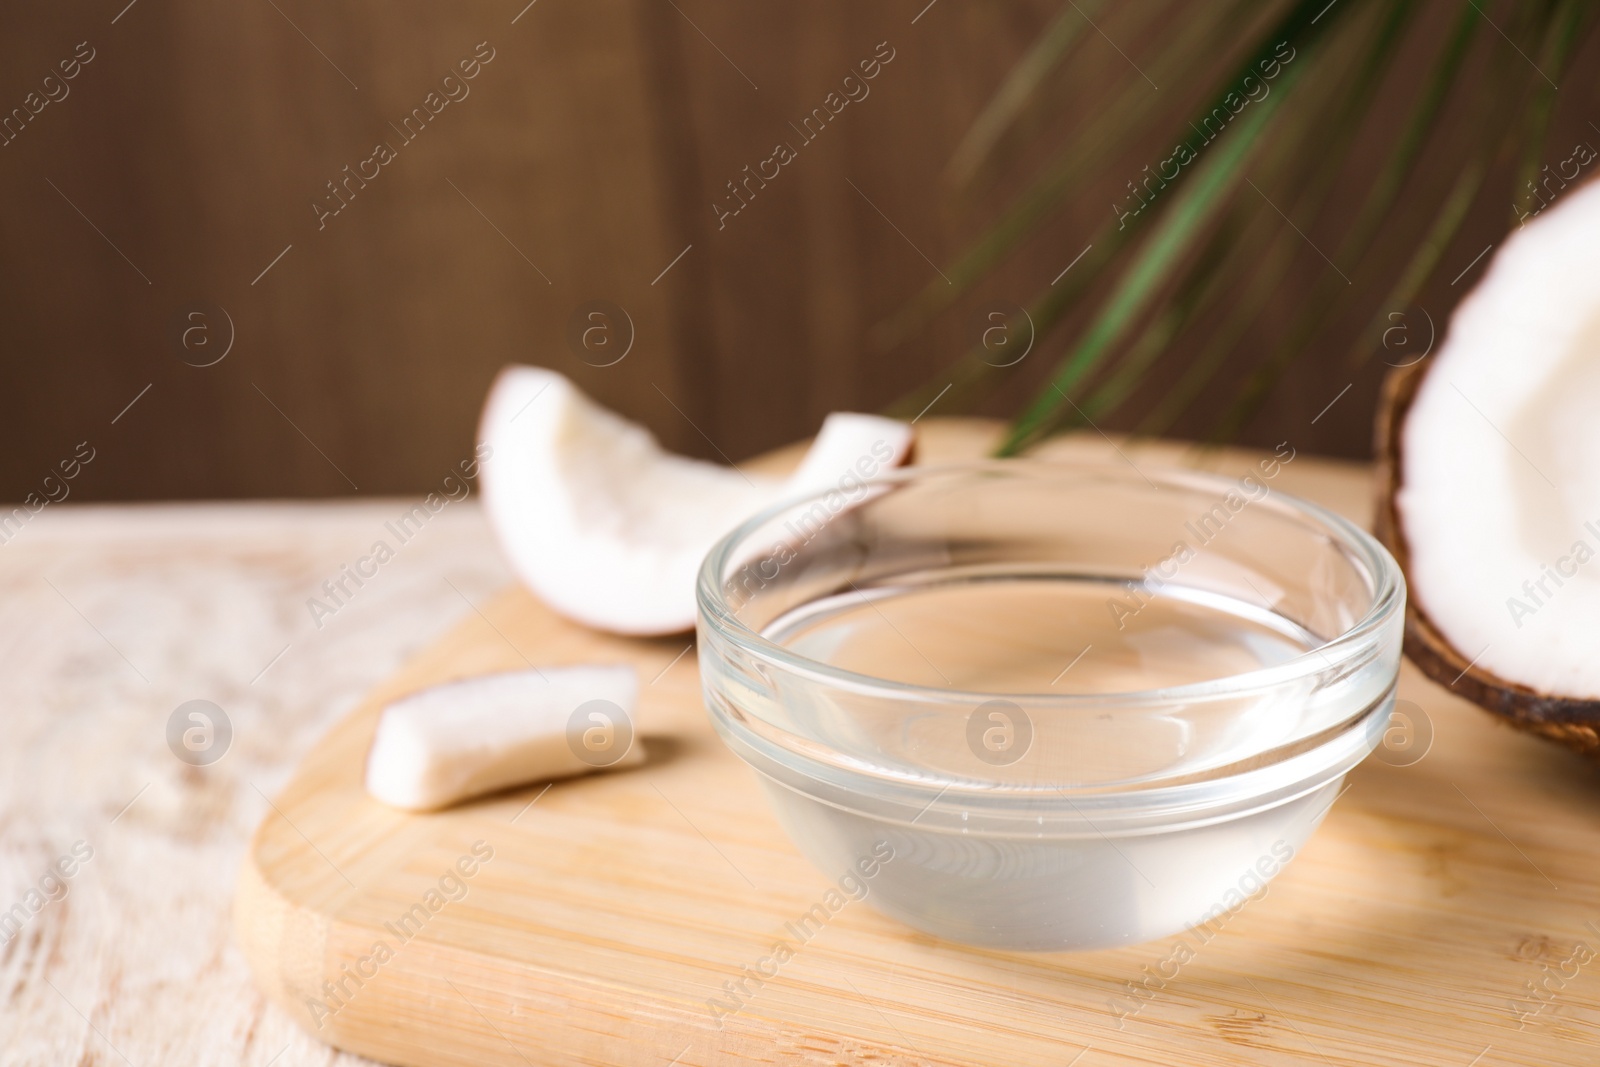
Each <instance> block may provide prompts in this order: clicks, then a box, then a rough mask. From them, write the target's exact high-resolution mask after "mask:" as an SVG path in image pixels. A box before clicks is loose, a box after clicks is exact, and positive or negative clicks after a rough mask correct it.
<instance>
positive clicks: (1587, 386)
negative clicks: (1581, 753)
mask: <svg viewBox="0 0 1600 1067" xmlns="http://www.w3.org/2000/svg"><path fill="white" fill-rule="evenodd" d="M1433 359H1434V362H1433V364H1432V366H1430V367H1429V368H1428V369H1427V371H1426V374H1425V376H1424V378H1423V379H1422V382H1421V384H1420V386H1419V387H1418V390H1417V394H1416V397H1415V399H1414V400H1413V402H1412V405H1411V407H1410V410H1409V412H1408V414H1407V416H1406V419H1405V424H1404V426H1403V428H1402V431H1401V486H1400V489H1399V491H1398V493H1397V494H1396V505H1397V511H1398V514H1399V519H1400V525H1401V529H1402V531H1403V533H1404V536H1405V543H1406V547H1407V549H1408V551H1409V553H1410V566H1409V578H1410V582H1411V595H1412V596H1413V597H1415V598H1416V600H1417V602H1418V604H1419V605H1420V606H1421V608H1422V609H1423V610H1424V611H1425V612H1426V613H1427V615H1428V617H1429V618H1430V619H1431V620H1432V621H1433V623H1434V625H1435V626H1436V627H1437V629H1438V630H1439V632H1440V633H1441V634H1442V635H1443V636H1444V637H1445V638H1446V639H1447V640H1448V641H1449V642H1450V644H1451V645H1453V646H1454V647H1455V649H1456V650H1457V651H1458V652H1459V653H1460V654H1461V656H1462V657H1463V658H1464V659H1466V660H1470V661H1471V662H1472V663H1473V664H1475V665H1476V666H1477V667H1480V668H1483V669H1486V670H1488V671H1490V672H1492V673H1493V674H1495V675H1497V676H1499V677H1501V678H1504V679H1507V680H1509V681H1513V682H1517V683H1520V684H1521V685H1524V686H1527V687H1529V688H1531V689H1534V690H1536V691H1538V692H1540V693H1544V694H1550V695H1557V696H1566V697H1577V698H1586V699H1587V698H1600V655H1596V651H1597V650H1600V185H1597V184H1594V183H1589V184H1587V185H1585V186H1583V187H1581V188H1579V189H1576V190H1574V191H1573V192H1572V193H1570V194H1569V195H1568V196H1567V197H1566V198H1565V199H1563V200H1562V201H1560V202H1559V203H1558V204H1556V205H1555V206H1553V207H1552V208H1550V209H1548V210H1546V211H1544V212H1542V213H1541V214H1540V215H1539V217H1538V218H1537V219H1535V220H1534V221H1532V222H1530V223H1529V224H1527V225H1526V226H1525V227H1523V228H1522V229H1520V230H1517V231H1515V232H1514V233H1513V234H1512V236H1511V237H1510V238H1509V239H1508V240H1507V241H1506V242H1505V244H1504V245H1503V246H1502V247H1501V248H1500V249H1499V250H1498V252H1497V254H1496V255H1495V258H1494V260H1493V261H1492V263H1491V264H1490V267H1489V270H1488V271H1487V273H1486V274H1485V276H1484V278H1483V280H1482V281H1480V282H1479V283H1478V285H1477V287H1476V289H1475V290H1474V292H1473V293H1472V294H1471V295H1470V296H1469V297H1467V299H1466V300H1464V301H1463V302H1462V304H1461V306H1460V307H1459V308H1458V309H1457V311H1456V313H1455V316H1454V318H1453V320H1452V322H1451V324H1450V329H1449V333H1448V335H1447V337H1446V338H1445V341H1444V343H1443V345H1442V346H1441V347H1440V349H1439V351H1438V353H1437V354H1436V355H1435V356H1434V357H1433Z"/></svg>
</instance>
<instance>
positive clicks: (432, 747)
mask: <svg viewBox="0 0 1600 1067" xmlns="http://www.w3.org/2000/svg"><path fill="white" fill-rule="evenodd" d="M638 694H639V683H638V679H637V678H636V677H635V675H634V670H633V668H632V667H629V666H625V665H606V666H579V667H545V668H543V669H542V670H527V671H512V672H509V673H506V674H490V675H485V676H483V677H480V678H468V679H464V680H462V681H458V682H448V683H446V684H444V685H437V686H433V687H432V688H429V689H423V690H420V691H418V692H415V693H412V694H410V695H409V696H405V697H402V698H401V699H399V700H397V701H395V702H394V703H392V704H390V705H389V706H388V707H386V708H384V709H383V713H382V715H381V717H380V718H379V720H378V728H377V731H376V733H374V734H373V738H372V749H371V751H370V752H369V754H368V756H367V774H366V785H367V792H368V793H370V794H372V795H373V796H374V797H376V798H377V799H378V800H381V801H383V802H384V803H385V804H388V805H390V806H391V807H396V808H402V809H405V810H406V811H433V810H436V809H438V808H443V807H448V806H449V805H451V804H455V803H457V802H459V801H462V800H465V799H467V798H469V797H475V796H480V795H482V794H484V793H492V792H495V791H496V790H500V789H507V788H510V787H511V786H515V785H524V784H526V783H528V782H536V781H542V780H545V779H551V778H567V777H571V776H572V775H575V774H584V773H586V772H588V771H592V770H597V769H601V768H611V767H625V766H629V765H631V764H635V763H639V762H641V761H642V760H643V759H644V751H643V748H642V747H641V746H639V745H637V744H635V743H634V737H633V725H632V723H633V712H634V707H635V704H636V702H637V700H638Z"/></svg>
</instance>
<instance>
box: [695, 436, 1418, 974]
mask: <svg viewBox="0 0 1600 1067" xmlns="http://www.w3.org/2000/svg"><path fill="white" fill-rule="evenodd" d="M1269 471H1270V472H1271V473H1269ZM1275 473H1276V471H1275V469H1273V468H1269V467H1268V466H1267V464H1265V463H1264V464H1263V465H1262V467H1261V469H1260V470H1259V471H1258V472H1257V474H1256V475H1253V476H1252V477H1251V478H1249V479H1246V480H1243V481H1239V482H1234V481H1228V480H1224V479H1220V478H1216V477H1213V476H1209V475H1200V474H1195V473H1190V472H1167V473H1159V474H1158V473H1155V472H1152V471H1149V470H1146V471H1144V472H1143V473H1140V472H1137V471H1134V470H1132V469H1131V468H1129V467H1127V466H1122V467H1108V466H1100V465H1066V464H1038V463H1027V462H1017V461H1007V462H1001V463H976V464H968V465H962V466H955V467H943V468H913V469H911V470H908V471H904V472H900V473H897V474H896V475H894V476H892V477H890V478H888V479H885V480H882V481H878V482H873V483H861V482H859V481H855V480H854V479H841V484H840V486H838V487H837V488H836V489H835V490H834V491H831V492H829V493H825V494H821V495H818V496H816V497H812V498H808V499H806V500H801V501H796V502H793V503H790V504H786V505H783V506H780V507H778V508H775V509H772V510H769V511H767V512H765V513H763V514H761V515H758V516H756V517H755V518H753V519H751V520H750V521H749V522H747V523H745V524H744V525H743V526H741V527H740V528H739V529H738V530H736V531H734V532H733V533H732V534H730V535H729V536H728V537H727V538H726V539H724V540H723V542H721V543H720V544H719V545H718V546H717V547H716V548H715V549H714V550H713V551H712V552H711V554H710V555H709V556H708V557H707V560H706V563H705V566H704V568H703V570H702V573H701V576H700V583H699V589H698V596H699V608H700V659H701V667H702V679H703V685H704V690H705V698H706V703H707V707H708V709H709V711H710V714H711V716H712V720H713V722H714V723H715V724H716V727H717V729H718V731H719V732H720V734H721V736H722V737H723V739H724V740H725V741H726V742H727V743H728V745H729V746H730V747H731V748H732V749H733V751H734V752H736V753H737V754H738V755H739V756H740V757H741V758H742V759H744V760H745V761H746V762H747V763H749V764H750V765H751V766H752V767H753V768H754V769H755V770H756V771H757V772H758V777H759V778H760V781H761V783H762V786H763V788H764V790H765V792H766V793H767V796H768V798H769V800H770V801H771V803H772V805H773V808H774V810H775V811H776V813H777V815H778V818H779V820H780V822H781V823H782V824H783V825H784V827H785V829H786V830H787V831H788V833H789V834H790V835H791V836H792V837H793V838H794V840H795V842H796V843H797V844H798V846H799V847H800V848H801V849H802V850H803V851H804V852H805V853H806V854H807V855H808V856H809V857H810V858H811V859H812V861H813V862H815V863H816V864H817V865H818V866H819V867H820V868H821V869H822V870H823V871H824V872H825V873H826V874H828V875H829V876H830V877H834V878H837V877H839V876H840V875H841V874H842V873H847V872H849V871H851V870H852V869H856V870H865V869H866V867H865V866H864V864H865V863H866V862H867V860H869V859H872V860H876V862H873V863H871V864H870V866H871V867H872V869H873V871H874V874H873V877H872V878H871V881H870V883H863V885H864V886H865V887H866V890H867V899H868V900H869V902H870V903H872V904H873V905H874V906H876V907H877V908H879V909H880V910H882V911H884V912H886V913H888V914H890V915H892V916H894V917H896V918H898V919H900V920H902V921H904V922H906V923H908V924H910V925H912V926H915V927H918V928H920V929H923V930H926V931H928V932H930V933H933V934H936V935H939V936H942V937H947V938H951V939H953V940H958V941H963V942H967V943H971V944H978V945H985V946H990V947H999V948H1011V949H1041V950H1048V949H1077V948H1094V947H1102V946H1108V945H1120V944H1129V943H1133V942H1138V941H1143V940H1147V939H1150V938H1155V937H1160V936H1163V935H1166V934H1169V933H1172V932H1175V931H1177V930H1181V929H1183V928H1185V927H1188V926H1191V925H1194V924H1196V923H1199V922H1204V921H1207V920H1209V919H1212V918H1215V917H1216V916H1218V915H1220V914H1224V913H1226V912H1227V911H1229V910H1231V909H1232V908H1233V907H1235V906H1237V904H1238V903H1240V902H1242V900H1243V899H1244V898H1246V897H1248V896H1250V895H1252V894H1254V893H1255V892H1257V891H1259V889H1260V887H1261V886H1263V885H1264V884H1265V882H1266V881H1267V880H1268V879H1270V878H1271V877H1273V876H1275V875H1276V874H1277V873H1278V871H1280V870H1281V869H1282V868H1283V866H1284V865H1285V864H1287V863H1288V862H1289V861H1290V860H1291V859H1292V858H1293V857H1294V855H1295V854H1296V853H1297V852H1298V850H1299V849H1300V848H1301V846H1302V845H1303V844H1304V842H1305V840H1306V838H1307V837H1308V836H1309V835H1310V833H1311V832H1312V830H1313V829H1315V827H1316V825H1317V824H1318V822H1319V821H1320V820H1321V818H1322V816H1323V815H1324V814H1325V813H1326V811H1327V809H1328V807H1329V805H1330V804H1331V803H1332V800H1333V799H1334V797H1335V796H1336V795H1337V791H1338V789H1339V784H1340V781H1341V780H1342V778H1343V776H1344V774H1345V772H1346V771H1348V770H1349V768H1350V767H1352V766H1354V765H1355V763H1357V762H1359V761H1360V760H1361V759H1362V758H1363V757H1365V756H1366V754H1367V753H1368V752H1369V751H1370V750H1371V748H1372V747H1373V745H1374V744H1375V743H1376V741H1377V739H1378V737H1379V735H1380V733H1381V730H1382V728H1383V726H1384V724H1385V723H1386V721H1387V718H1388V712H1389V707H1390V705H1391V703H1392V701H1393V693H1394V684H1395V679H1396V675H1397V673H1398V665H1399V645H1400V625H1401V615H1402V608H1403V603H1404V590H1403V586H1402V584H1401V581H1400V578H1399V576H1398V571H1397V568H1396V567H1395V564H1394V561H1393V560H1392V559H1391V558H1390V557H1389V556H1388V554H1387V553H1386V552H1385V551H1384V550H1383V549H1382V547H1380V546H1379V545H1378V544H1377V543H1376V542H1375V541H1373V540H1372V539H1371V538H1370V537H1368V536H1367V535H1366V534H1364V533H1363V532H1361V531H1360V530H1358V529H1356V528H1355V527H1354V526H1352V525H1351V524H1349V523H1348V522H1346V521H1344V520H1343V519H1340V518H1338V517H1337V516H1335V515H1333V514H1331V513H1329V512H1326V511H1324V510H1323V509H1320V508H1317V507H1315V506H1314V505H1311V504H1308V503H1305V502H1302V501H1299V500H1296V499H1293V498H1291V497H1288V496H1287V495H1285V494H1282V493H1279V492H1277V491H1275V490H1274V489H1272V487H1271V477H1272V475H1273V474H1275Z"/></svg>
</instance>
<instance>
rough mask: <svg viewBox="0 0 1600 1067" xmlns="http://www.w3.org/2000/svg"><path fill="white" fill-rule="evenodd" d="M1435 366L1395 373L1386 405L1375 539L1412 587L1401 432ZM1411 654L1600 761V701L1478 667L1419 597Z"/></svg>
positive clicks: (1434, 673) (1412, 605) (1515, 718)
mask: <svg viewBox="0 0 1600 1067" xmlns="http://www.w3.org/2000/svg"><path fill="white" fill-rule="evenodd" d="M1432 363H1433V360H1431V359H1424V360H1419V361H1418V362H1416V363H1413V364H1409V365H1407V366H1404V367H1397V368H1395V369H1394V370H1391V371H1390V372H1389V376H1388V377H1387V378H1386V379H1385V380H1384V383H1383V393H1382V396H1381V398H1380V400H1379V404H1378V419H1377V427H1376V437H1377V441H1376V452H1377V457H1378V480H1377V489H1378V501H1377V505H1378V506H1377V514H1376V517H1375V519H1374V523H1373V525H1374V533H1376V534H1377V536H1378V540H1380V541H1382V542H1383V544H1384V546H1385V547H1386V548H1388V549H1389V551H1390V552H1391V553H1393V555H1394V558H1395V559H1396V560H1397V561H1398V562H1399V564H1400V569H1401V571H1402V572H1403V573H1405V574H1406V577H1407V581H1408V583H1409V579H1410V571H1411V557H1410V553H1409V551H1408V550H1407V548H1406V541H1405V534H1404V532H1403V531H1402V528H1401V525H1400V516H1399V511H1398V508H1397V506H1396V503H1395V501H1396V496H1397V494H1398V492H1399V490H1400V484H1401V477H1402V474H1401V471H1402V464H1401V438H1402V436H1403V435H1402V433H1401V430H1402V428H1403V427H1404V425H1405V419H1406V413H1407V412H1408V411H1409V410H1410V408H1411V402H1412V400H1414V399H1415V397H1416V395H1417V388H1418V386H1419V385H1421V383H1422V379H1423V376H1424V375H1425V374H1426V373H1427V368H1428V367H1429V366H1430V365H1431V364H1432ZM1405 654H1406V656H1407V658H1409V659H1410V660H1411V662H1412V663H1415V664H1416V665H1417V666H1418V667H1419V668H1421V670H1422V673H1424V674H1426V675H1427V676H1428V677H1429V678H1432V679H1433V680H1434V681H1435V682H1438V683H1439V684H1440V685H1442V686H1444V687H1445V688H1446V689H1448V690H1450V691H1451V692H1452V693H1456V694H1457V695H1459V696H1463V697H1465V698H1466V699H1468V700H1470V701H1472V702H1473V703H1474V704H1477V705H1479V706H1480V707H1482V708H1485V709H1486V710H1488V711H1490V712H1492V713H1493V714H1495V715H1496V716H1498V717H1499V718H1501V719H1503V720H1505V721H1506V722H1509V723H1510V724H1511V725H1512V726H1515V727H1517V728H1518V729H1520V730H1526V731H1528V732H1529V733H1533V734H1537V735H1538V736H1540V737H1543V738H1545V739H1546V740H1549V741H1554V742H1555V743H1556V744H1558V745H1564V746H1566V747H1567V748H1570V749H1573V750H1574V751H1577V752H1581V753H1583V754H1584V755H1585V756H1588V757H1589V758H1590V759H1593V760H1600V700H1584V699H1578V698H1575V697H1563V696H1556V695H1554V694H1551V693H1542V692H1540V691H1539V690H1537V689H1532V688H1529V687H1528V686H1525V685H1522V684H1520V683H1518V682H1512V681H1508V680H1507V679H1504V678H1501V677H1500V676H1498V675H1496V674H1495V673H1494V672H1492V671H1489V670H1486V669H1484V668H1483V667H1480V666H1477V665H1475V664H1473V663H1472V662H1471V660H1470V659H1469V657H1467V656H1464V655H1462V654H1461V652H1460V650H1459V649H1457V648H1455V647H1454V646H1452V645H1451V644H1450V642H1449V641H1447V640H1445V637H1444V635H1443V634H1441V633H1440V632H1439V630H1438V627H1436V626H1435V625H1434V623H1433V620H1432V619H1430V618H1429V617H1428V611H1427V608H1426V606H1425V605H1423V604H1421V603H1419V602H1418V600H1417V597H1416V595H1415V592H1414V591H1413V592H1411V593H1410V594H1409V595H1408V596H1407V598H1406V628H1405Z"/></svg>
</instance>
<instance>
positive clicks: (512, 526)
mask: <svg viewBox="0 0 1600 1067" xmlns="http://www.w3.org/2000/svg"><path fill="white" fill-rule="evenodd" d="M478 438H479V440H480V441H481V442H482V443H483V444H486V445H488V446H489V448H488V450H486V455H485V458H484V460H483V463H482V465H481V474H480V480H479V485H480V488H481V491H482V494H483V505H484V510H485V512H486V513H487V514H488V517H489V523H490V525H491V526H492V527H493V528H494V531H495V533H496V535H497V536H498V538H499V541H500V545H501V547H502V548H503V550H504V551H505V554H506V556H507V558H508V559H509V560H510V563H511V566H512V569H513V570H514V571H516V573H517V575H518V577H520V578H521V579H522V581H523V582H524V583H526V584H527V586H528V588H530V589H531V590H533V592H534V593H535V594H536V595H538V597H539V598H540V599H541V600H543V601H544V602H545V603H546V604H548V605H550V607H552V608H553V609H555V610H556V611H558V612H560V613H561V614H563V615H565V616H567V617H568V618H571V619H574V620H576V621H578V622H581V623H583V624H585V625H587V626H592V627H594V628H596V629H599V630H607V631H610V632H612V633H619V634H638V635H650V634H668V633H679V632H682V631H684V630H689V629H692V628H693V626H694V619H695V600H694V583H695V576H696V573H697V572H698V570H699V568H700V561H701V560H702V559H703V558H704V557H705V554H706V552H707V551H708V550H709V549H710V548H711V546H712V545H713V544H715V543H716V541H717V539H718V538H719V537H721V536H722V535H723V534H725V533H727V532H728V531H729V530H731V529H732V528H733V527H734V526H736V525H737V524H738V523H739V522H741V521H743V520H744V519H746V518H748V517H749V516H750V515H752V514H754V513H755V512H757V511H759V510H761V509H762V508H764V507H766V506H767V505H769V504H773V503H776V502H778V501H779V500H782V499H784V498H787V497H791V496H800V495H804V494H806V493H810V492H817V491H820V490H823V489H825V488H827V487H829V486H832V485H835V484H837V483H839V482H840V480H841V479H864V478H869V477H871V476H873V475H874V474H876V473H879V472H881V471H884V470H888V469H889V468H892V467H897V466H900V465H902V464H904V463H906V462H908V461H909V459H910V456H911V448H912V441H913V431H912V429H911V427H910V426H909V425H907V424H906V423H903V422H897V421H895V420H893V419H885V418H880V417H878V416H875V415H856V414H847V413H835V414H832V415H829V416H828V417H827V419H826V420H825V421H824V422H823V424H822V429H821V431H820V432H819V433H818V434H817V437H816V440H815V441H814V442H813V444H812V445H811V448H810V450H809V451H808V452H807V453H806V456H805V458H804V460H802V461H801V464H800V467H799V469H798V470H797V471H796V472H795V473H794V474H793V475H791V476H790V477H788V478H771V477H765V476H762V475H757V474H752V473H748V472H744V471H740V470H738V469H736V468H733V467H724V466H722V465H720V464H716V463H707V462H704V461H702V460H697V459H689V458H687V457H685V456H679V455H674V454H673V453H671V452H668V451H666V450H665V449H663V448H662V447H661V446H660V444H658V443H657V441H656V439H655V437H654V436H653V435H652V434H651V433H650V431H649V430H647V429H645V428H644V427H643V426H640V425H639V424H638V423H635V422H631V421H629V420H628V419H625V418H623V417H622V416H621V415H618V414H616V413H615V412H613V411H609V410H607V409H606V408H604V407H601V406H600V405H599V404H597V403H595V402H594V401H593V400H591V399H590V398H589V397H587V396H585V395H584V394H583V392H582V391H581V390H579V389H578V387H577V386H576V385H574V384H573V383H572V382H571V381H569V380H568V379H567V378H566V377H565V376H563V375H561V374H558V373H556V372H555V371H551V370H545V369H544V368H541V367H525V366H509V367H507V368H505V369H504V370H502V371H501V372H500V375H499V377H498V378H496V379H495V382H494V385H493V387H492V388H491V389H490V390H489V398H488V401H487V402H486V404H485V406H484V411H483V417H482V421H481V422H480V424H479V428H478ZM852 484H853V483H852Z"/></svg>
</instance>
